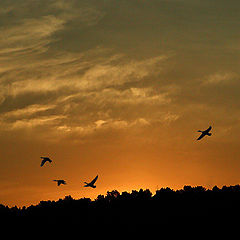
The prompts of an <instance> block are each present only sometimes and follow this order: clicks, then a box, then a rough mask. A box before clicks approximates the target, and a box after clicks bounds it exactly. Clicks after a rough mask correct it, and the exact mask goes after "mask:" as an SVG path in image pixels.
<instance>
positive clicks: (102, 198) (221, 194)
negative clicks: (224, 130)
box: [0, 185, 240, 226]
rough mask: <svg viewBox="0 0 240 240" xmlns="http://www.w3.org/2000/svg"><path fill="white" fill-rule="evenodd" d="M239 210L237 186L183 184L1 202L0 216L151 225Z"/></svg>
mask: <svg viewBox="0 0 240 240" xmlns="http://www.w3.org/2000/svg"><path fill="white" fill-rule="evenodd" d="M239 213H240V185H235V186H223V187H222V188H218V187H217V186H215V187H213V188H212V189H211V190H210V189H206V188H204V187H202V186H196V187H192V186H184V187H183V189H180V190H173V189H171V188H168V187H167V188H161V189H159V190H157V191H156V192H155V194H154V195H153V194H152V193H151V191H150V190H149V189H145V190H143V189H140V190H133V191H132V192H126V191H125V192H122V193H120V192H118V191H117V190H112V191H108V192H107V193H106V195H98V197H97V198H96V199H95V200H91V199H90V198H81V199H73V198H72V197H71V196H70V195H69V196H65V197H64V198H63V199H59V200H57V201H50V200H48V201H40V202H39V204H37V205H31V206H28V207H25V206H24V207H17V206H15V207H8V206H4V205H2V204H1V205H0V218H1V219H4V220H6V221H7V220H9V221H11V223H13V222H19V221H23V222H24V221H25V222H28V223H29V222H30V223H32V222H39V221H44V224H51V225H54V224H55V225H59V224H61V223H64V224H65V225H74V224H75V225H76V224H77V225H79V226H89V225H91V226H99V225H102V226H103V225H108V226H114V225H115V226H120V225H129V226H134V225H154V224H159V223H160V222H168V221H170V220H172V219H175V220H176V219H177V220H181V219H186V217H187V218H188V219H196V217H205V218H209V217H210V218H214V219H219V218H223V217H224V218H225V219H226V218H229V217H234V216H238V215H239Z"/></svg>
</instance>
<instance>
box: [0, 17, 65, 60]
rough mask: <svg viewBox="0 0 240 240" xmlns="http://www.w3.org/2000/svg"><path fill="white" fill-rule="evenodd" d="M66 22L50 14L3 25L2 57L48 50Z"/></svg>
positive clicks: (0, 52)
mask: <svg viewBox="0 0 240 240" xmlns="http://www.w3.org/2000/svg"><path fill="white" fill-rule="evenodd" d="M64 23H65V21H64V20H62V19H59V18H57V17H55V16H51V15H49V16H43V17H41V18H39V19H32V18H30V19H23V20H22V21H21V22H20V23H19V24H18V25H16V26H12V27H10V28H5V27H2V28H1V29H0V31H1V34H2V35H3V36H4V38H1V40H0V46H1V47H0V57H4V56H6V55H9V54H14V55H20V54H26V53H31V52H34V51H36V52H43V51H46V49H47V45H48V44H49V43H50V42H51V41H53V40H54V38H52V35H53V34H54V33H55V32H56V31H58V30H60V29H62V28H63V25H64ZM10 56H11V55H10Z"/></svg>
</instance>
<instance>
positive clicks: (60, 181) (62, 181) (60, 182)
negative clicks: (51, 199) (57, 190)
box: [53, 179, 66, 186]
mask: <svg viewBox="0 0 240 240" xmlns="http://www.w3.org/2000/svg"><path fill="white" fill-rule="evenodd" d="M53 181H55V182H57V185H58V186H60V185H61V184H64V185H65V184H66V181H65V180H62V179H59V180H53Z"/></svg>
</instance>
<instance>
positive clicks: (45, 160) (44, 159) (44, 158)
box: [40, 157, 52, 167]
mask: <svg viewBox="0 0 240 240" xmlns="http://www.w3.org/2000/svg"><path fill="white" fill-rule="evenodd" d="M40 158H41V159H42V162H41V167H42V166H43V165H44V163H45V162H50V163H51V162H52V160H51V159H50V158H48V157H40Z"/></svg>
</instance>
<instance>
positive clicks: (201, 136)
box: [197, 133, 206, 140]
mask: <svg viewBox="0 0 240 240" xmlns="http://www.w3.org/2000/svg"><path fill="white" fill-rule="evenodd" d="M205 135H206V134H205V133H202V134H201V135H200V137H199V138H198V139H197V140H200V139H202V138H203V137H204V136H205Z"/></svg>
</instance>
